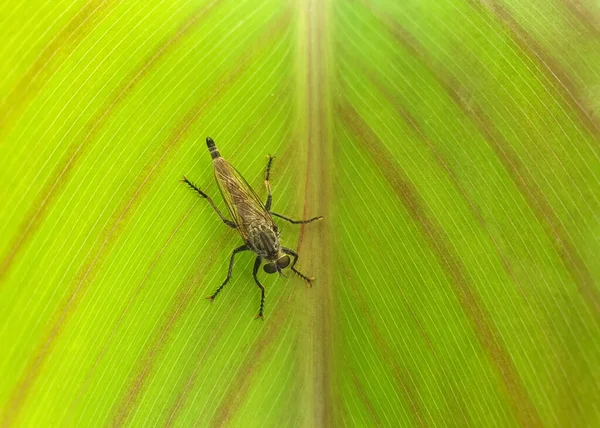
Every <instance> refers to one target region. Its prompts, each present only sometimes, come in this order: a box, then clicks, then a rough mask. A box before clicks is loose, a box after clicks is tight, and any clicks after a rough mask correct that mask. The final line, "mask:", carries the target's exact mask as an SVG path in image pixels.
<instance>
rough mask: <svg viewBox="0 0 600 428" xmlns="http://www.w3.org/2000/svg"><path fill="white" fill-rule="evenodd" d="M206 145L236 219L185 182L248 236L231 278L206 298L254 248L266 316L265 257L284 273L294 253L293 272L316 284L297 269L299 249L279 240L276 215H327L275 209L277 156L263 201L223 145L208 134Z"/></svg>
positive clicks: (269, 268) (260, 313)
mask: <svg viewBox="0 0 600 428" xmlns="http://www.w3.org/2000/svg"><path fill="white" fill-rule="evenodd" d="M206 145H207V146H208V151H209V152H210V155H211V157H212V163H213V168H214V172H215V180H216V181H217V185H218V187H219V191H220V192H221V196H222V197H223V200H224V201H225V205H226V206H227V211H229V215H230V216H231V218H232V220H229V219H227V218H225V216H224V215H223V214H222V213H221V211H219V209H218V208H217V206H216V205H215V204H214V202H213V200H212V199H211V198H210V197H209V196H208V195H207V194H206V193H204V192H203V191H202V190H200V189H199V188H198V187H197V186H196V185H195V184H194V183H192V182H191V181H190V180H188V179H187V177H185V176H184V177H183V180H181V182H183V183H186V184H187V185H188V186H190V188H192V189H193V190H195V191H196V192H198V193H199V194H200V196H202V197H203V198H205V199H206V200H207V201H208V203H209V204H210V206H211V207H213V209H214V210H215V212H216V213H217V215H218V216H219V217H220V218H221V220H223V223H225V224H226V225H227V226H229V227H231V228H232V229H236V230H237V231H238V232H239V234H240V236H241V237H242V239H243V240H244V245H241V246H239V247H237V248H235V249H234V250H233V252H232V254H231V259H230V260H229V270H228V272H227V278H225V281H223V283H222V284H221V286H220V287H219V288H217V289H216V290H215V292H214V293H213V294H212V295H210V296H207V297H206V298H207V299H210V301H211V302H213V301H214V300H215V297H217V295H218V294H219V293H220V292H221V290H222V289H223V287H225V285H226V284H227V283H228V282H229V280H230V279H231V272H232V270H233V262H234V259H235V255H236V254H237V253H241V252H242V251H254V252H255V253H256V254H257V256H256V260H255V261H254V269H253V271H252V275H253V277H254V281H255V282H256V285H257V286H258V287H259V288H260V293H261V297H260V308H259V310H258V314H256V316H255V318H261V319H264V318H263V311H264V306H265V287H264V286H263V285H262V284H261V283H260V281H259V280H258V277H257V276H256V275H257V273H258V268H259V267H260V265H261V263H262V262H263V261H265V265H264V266H263V269H264V271H265V272H266V273H269V274H271V273H275V272H278V273H279V274H280V275H281V274H282V271H283V269H285V268H287V267H288V266H289V264H290V256H291V257H292V258H293V259H294V260H293V261H292V265H291V266H290V269H291V270H292V272H294V273H295V274H297V275H298V276H300V277H301V278H302V279H304V281H306V283H307V285H308V286H312V281H313V280H314V278H312V277H308V276H306V275H304V274H303V273H302V272H300V271H299V270H298V269H296V267H295V266H296V262H297V261H298V253H296V252H295V251H294V250H292V249H290V248H287V247H284V246H283V245H281V243H280V241H279V235H280V232H279V230H278V229H277V225H276V224H275V223H274V222H273V217H272V216H275V217H279V218H281V219H283V220H286V221H289V222H290V223H293V224H302V223H310V222H313V221H317V220H321V219H322V218H323V216H319V217H313V218H311V219H308V220H293V219H291V218H289V217H286V216H284V215H282V214H277V213H276V212H273V211H271V204H272V202H273V196H272V195H271V185H270V183H269V178H270V174H271V165H272V164H273V159H274V158H273V156H271V155H268V160H267V167H266V168H265V187H266V188H267V200H266V202H265V203H264V204H263V202H262V201H261V199H260V198H259V197H258V195H257V194H256V192H255V191H254V190H253V189H252V187H250V185H249V184H248V182H247V181H246V180H245V179H244V177H242V175H241V174H240V173H239V172H238V170H237V169H235V168H234V167H233V165H231V164H230V163H229V162H227V161H226V160H225V159H224V158H223V157H222V156H221V154H220V153H219V149H217V146H216V145H215V142H214V141H213V140H212V138H210V137H207V138H206Z"/></svg>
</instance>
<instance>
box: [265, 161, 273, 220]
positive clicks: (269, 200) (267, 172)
mask: <svg viewBox="0 0 600 428" xmlns="http://www.w3.org/2000/svg"><path fill="white" fill-rule="evenodd" d="M267 157H268V160H267V167H266V168H265V187H266V188H267V202H266V203H265V208H266V209H267V211H270V210H271V203H272V202H273V196H272V195H271V183H269V178H270V177H271V165H272V164H273V159H275V158H274V157H273V156H271V155H268V156H267Z"/></svg>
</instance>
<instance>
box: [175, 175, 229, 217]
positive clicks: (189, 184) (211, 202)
mask: <svg viewBox="0 0 600 428" xmlns="http://www.w3.org/2000/svg"><path fill="white" fill-rule="evenodd" d="M180 181H181V182H182V183H185V184H187V185H188V186H190V187H191V188H192V189H194V190H195V191H196V192H198V193H200V196H202V197H203V198H204V199H206V200H207V201H208V203H209V204H210V206H211V207H213V209H214V210H215V212H216V213H217V214H218V215H219V217H221V220H223V223H225V224H226V225H227V226H229V227H231V228H233V229H235V228H236V227H237V226H236V225H235V223H234V222H232V221H231V220H227V219H226V218H225V216H223V214H222V213H221V211H219V209H218V208H217V206H216V205H215V203H214V202H213V200H212V199H211V198H210V196H208V195H207V194H206V193H204V192H203V191H202V190H200V189H199V188H198V187H197V186H196V185H195V184H194V183H192V182H191V181H190V180H188V179H187V177H186V176H185V175H184V176H183V180H180Z"/></svg>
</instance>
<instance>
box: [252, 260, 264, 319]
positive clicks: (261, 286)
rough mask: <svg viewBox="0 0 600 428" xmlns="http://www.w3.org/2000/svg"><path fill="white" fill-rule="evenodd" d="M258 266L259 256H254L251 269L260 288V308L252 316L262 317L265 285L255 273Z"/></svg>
mask: <svg viewBox="0 0 600 428" xmlns="http://www.w3.org/2000/svg"><path fill="white" fill-rule="evenodd" d="M259 267H260V256H257V257H256V260H255V261H254V269H253V271H252V276H253V277H254V281H255V282H256V285H258V288H260V309H259V310H258V314H256V316H255V317H254V318H262V319H264V318H263V309H264V308H265V287H263V285H262V284H261V283H260V281H259V280H258V277H257V276H256V274H257V273H258V268H259Z"/></svg>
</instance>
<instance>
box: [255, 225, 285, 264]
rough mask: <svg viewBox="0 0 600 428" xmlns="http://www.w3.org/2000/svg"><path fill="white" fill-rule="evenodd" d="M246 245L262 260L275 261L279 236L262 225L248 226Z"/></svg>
mask: <svg viewBox="0 0 600 428" xmlns="http://www.w3.org/2000/svg"><path fill="white" fill-rule="evenodd" d="M247 244H248V246H250V248H251V249H252V250H253V251H255V252H256V253H257V254H258V255H259V256H260V257H261V258H263V259H267V260H275V259H276V258H277V256H278V254H279V235H278V234H277V232H276V231H274V230H273V229H272V228H270V227H269V226H267V225H265V224H264V223H254V224H252V225H250V227H249V228H248V243H247Z"/></svg>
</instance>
